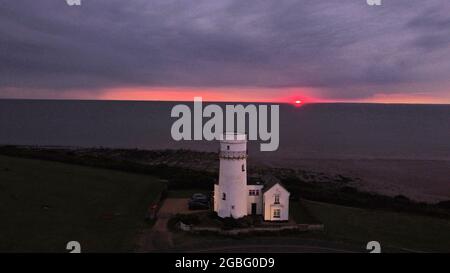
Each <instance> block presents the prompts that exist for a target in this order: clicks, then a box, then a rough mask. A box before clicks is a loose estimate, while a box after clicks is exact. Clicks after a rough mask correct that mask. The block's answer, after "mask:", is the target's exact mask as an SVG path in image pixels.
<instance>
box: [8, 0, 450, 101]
mask: <svg viewBox="0 0 450 273" xmlns="http://www.w3.org/2000/svg"><path fill="white" fill-rule="evenodd" d="M194 96H202V97H203V99H204V100H210V101H255V102H256V101H258V102H289V101H293V100H302V101H304V102H377V103H450V1H448V0H427V1H424V0H382V5H381V6H369V5H367V3H366V0H303V1H300V0H298V1H294V0H276V1H275V0H246V1H243V0H220V1H212V0H152V1H148V0H127V1H124V0H81V6H69V5H67V4H66V2H65V0H39V1H35V0H20V1H16V0H0V98H27V99H114V100H192V99H193V97H194Z"/></svg>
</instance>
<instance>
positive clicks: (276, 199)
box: [275, 194, 280, 204]
mask: <svg viewBox="0 0 450 273" xmlns="http://www.w3.org/2000/svg"><path fill="white" fill-rule="evenodd" d="M275 204H280V195H279V194H275Z"/></svg>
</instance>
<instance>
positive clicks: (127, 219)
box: [0, 156, 165, 252]
mask: <svg viewBox="0 0 450 273" xmlns="http://www.w3.org/2000/svg"><path fill="white" fill-rule="evenodd" d="M164 187H165V183H164V182H161V181H160V180H158V179H156V178H154V177H151V176H147V175H136V174H129V173H123V172H119V171H112V170H104V169H96V168H89V167H81V166H76V165H68V164H62V163H56V162H49V161H39V160H30V159H20V158H13V157H6V156H0V252H35V251H36V252H47V251H48V252H66V249H65V247H66V243H67V242H68V241H72V240H75V241H79V242H80V243H81V248H82V251H84V252H118V251H132V250H133V248H134V246H135V239H136V236H137V233H138V231H139V230H140V229H141V228H143V227H144V226H145V222H144V216H145V213H146V210H147V208H148V206H149V204H150V203H152V202H155V201H156V199H157V198H158V195H159V194H160V192H161V191H162V190H163V189H164Z"/></svg>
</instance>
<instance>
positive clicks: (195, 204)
mask: <svg viewBox="0 0 450 273" xmlns="http://www.w3.org/2000/svg"><path fill="white" fill-rule="evenodd" d="M209 207H210V205H209V198H208V196H206V195H204V194H203V193H194V194H193V195H192V197H191V199H190V200H189V209H190V210H197V209H198V210H200V209H209Z"/></svg>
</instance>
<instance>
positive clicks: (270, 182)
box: [261, 175, 289, 192]
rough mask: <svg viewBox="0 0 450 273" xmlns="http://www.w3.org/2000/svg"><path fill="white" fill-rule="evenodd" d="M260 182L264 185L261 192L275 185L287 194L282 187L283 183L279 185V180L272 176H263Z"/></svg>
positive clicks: (284, 187)
mask: <svg viewBox="0 0 450 273" xmlns="http://www.w3.org/2000/svg"><path fill="white" fill-rule="evenodd" d="M261 181H263V183H264V189H263V192H266V191H268V190H270V189H271V188H272V187H273V186H275V185H276V184H278V185H280V186H281V187H282V188H283V189H285V190H286V191H287V192H289V191H288V190H287V189H286V186H284V185H283V183H281V181H280V179H278V178H276V177H275V176H273V175H264V176H263V177H261Z"/></svg>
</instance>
